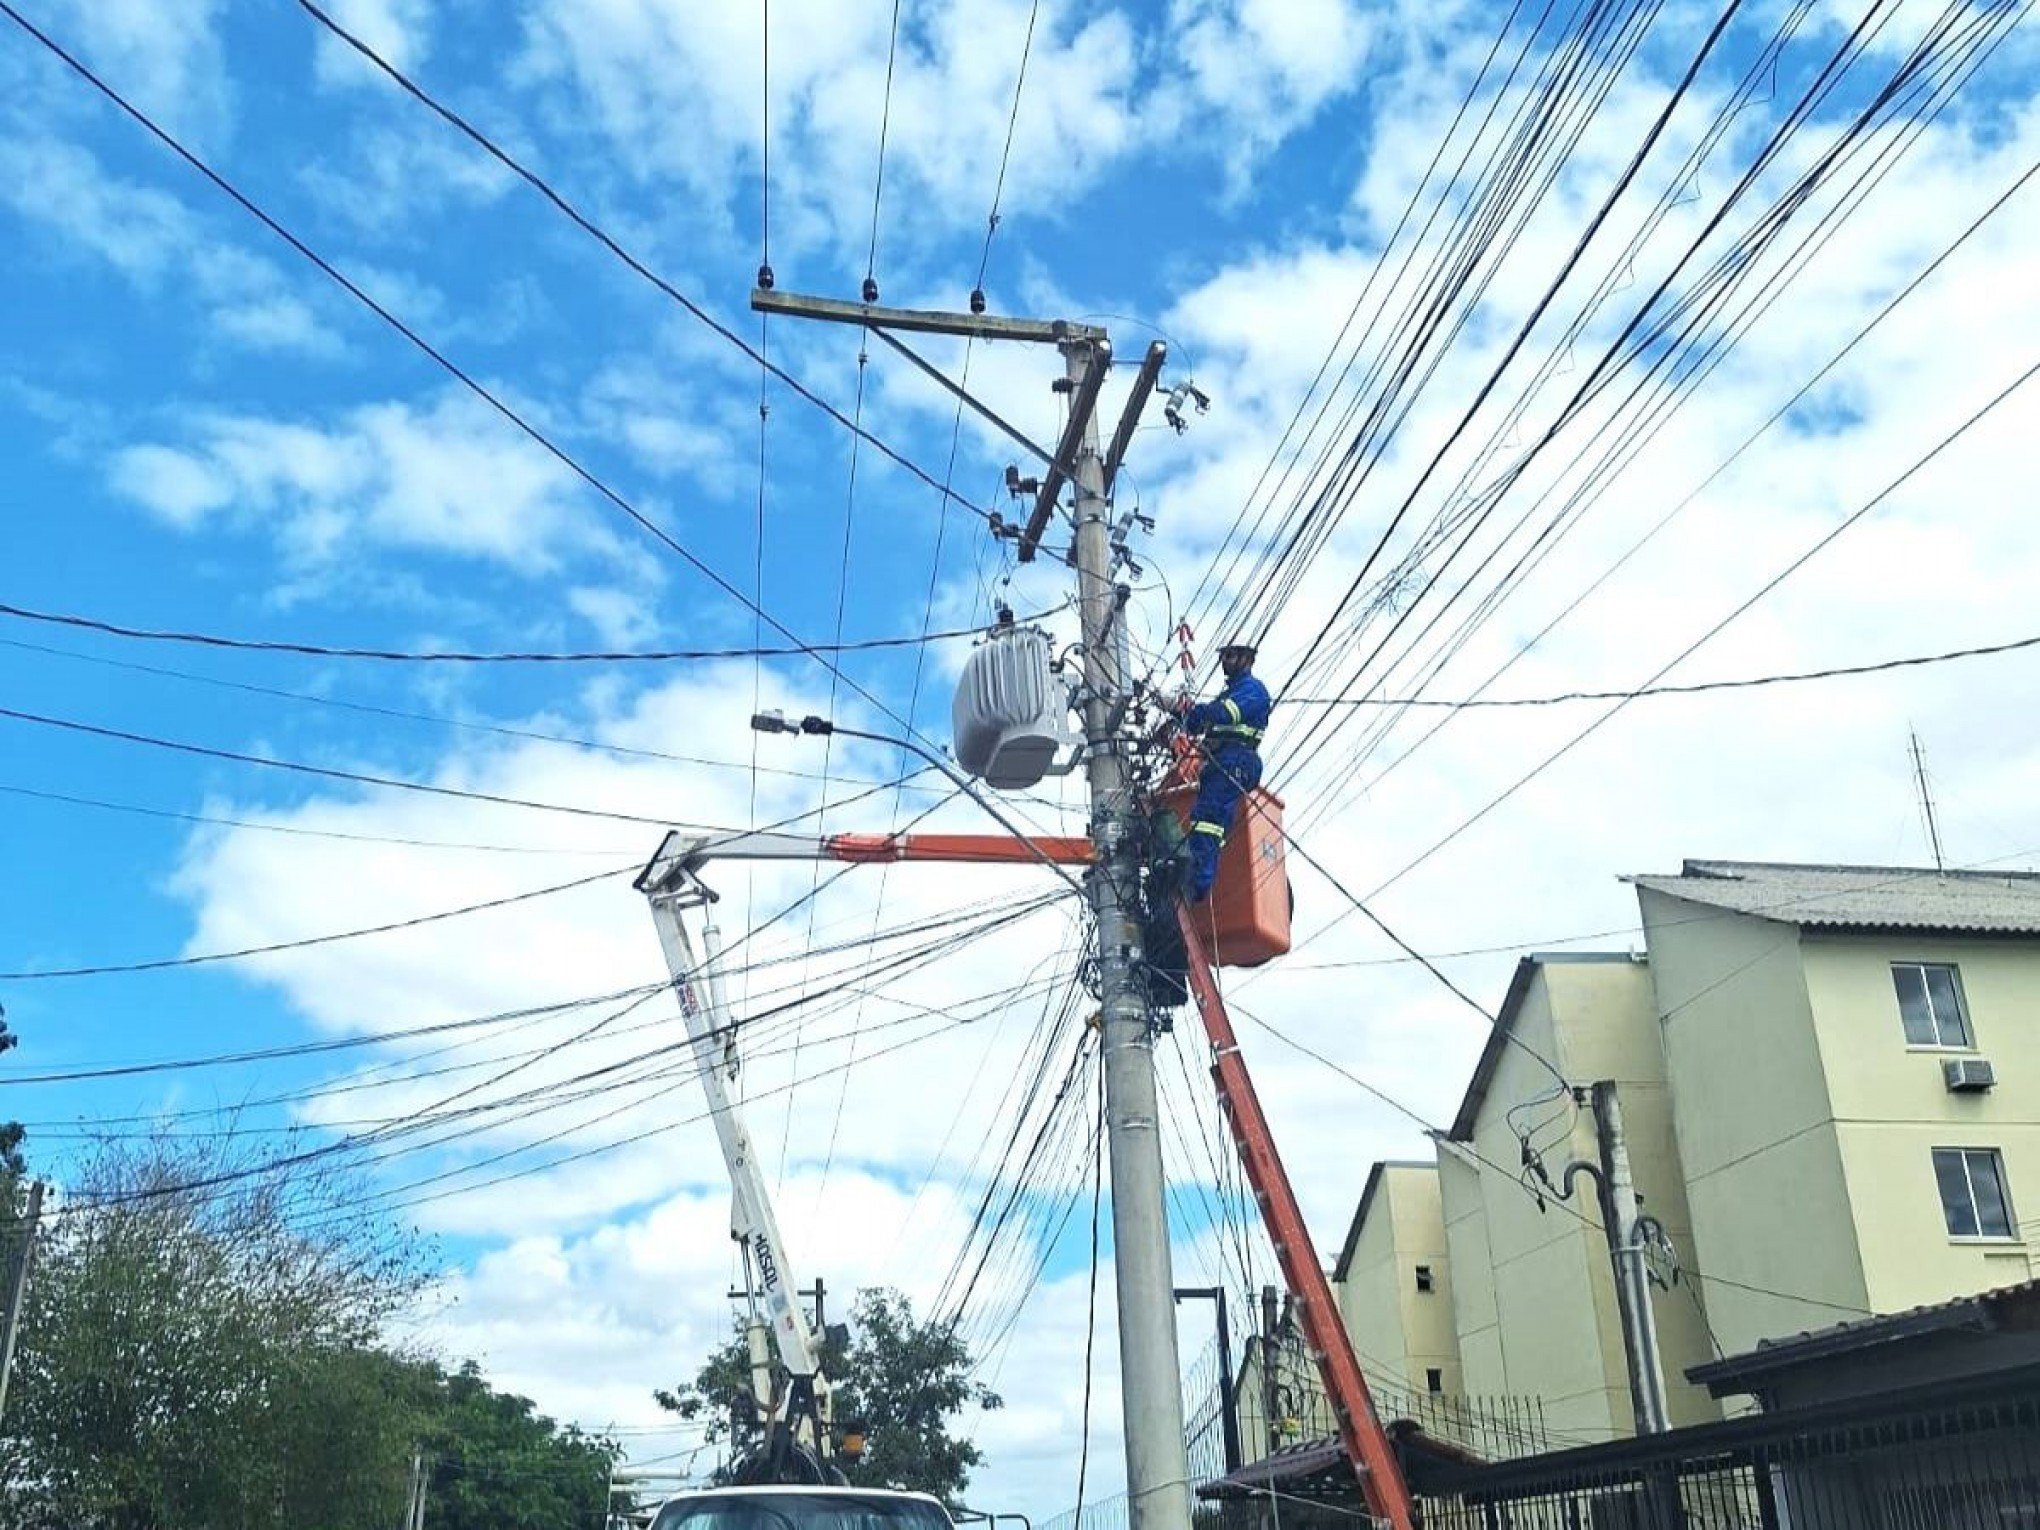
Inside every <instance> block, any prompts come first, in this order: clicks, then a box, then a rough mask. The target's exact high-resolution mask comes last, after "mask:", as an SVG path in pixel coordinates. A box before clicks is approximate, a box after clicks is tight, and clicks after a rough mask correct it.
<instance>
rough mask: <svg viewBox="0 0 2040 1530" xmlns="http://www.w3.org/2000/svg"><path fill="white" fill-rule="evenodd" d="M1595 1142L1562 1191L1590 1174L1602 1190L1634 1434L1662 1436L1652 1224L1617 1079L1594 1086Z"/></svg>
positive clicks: (1665, 1425)
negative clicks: (1642, 1205)
mask: <svg viewBox="0 0 2040 1530" xmlns="http://www.w3.org/2000/svg"><path fill="white" fill-rule="evenodd" d="M1591 1098H1592V1109H1593V1113H1594V1142H1595V1146H1596V1148H1597V1150H1598V1156H1599V1159H1600V1162H1599V1164H1598V1165H1590V1164H1581V1163H1574V1164H1570V1165H1568V1166H1567V1168H1566V1180H1567V1185H1566V1189H1567V1191H1568V1192H1569V1191H1570V1190H1571V1188H1572V1186H1571V1180H1572V1177H1573V1175H1574V1174H1575V1173H1581V1172H1590V1173H1592V1174H1593V1175H1594V1178H1595V1181H1596V1182H1597V1185H1598V1188H1599V1190H1600V1192H1601V1194H1600V1201H1601V1226H1602V1228H1603V1230H1604V1231H1605V1232H1606V1233H1607V1236H1608V1257H1609V1259H1610V1261H1611V1262H1612V1264H1613V1267H1614V1275H1615V1305H1616V1308H1617V1310H1618V1311H1619V1312H1620V1313H1621V1315H1622V1348H1623V1352H1624V1357H1625V1359H1626V1360H1627V1362H1628V1370H1629V1401H1630V1405H1631V1407H1632V1408H1633V1409H1634V1411H1635V1414H1636V1432H1637V1433H1638V1434H1661V1433H1663V1432H1664V1431H1665V1430H1666V1429H1669V1428H1670V1427H1671V1421H1670V1419H1669V1417H1668V1416H1667V1414H1668V1408H1667V1404H1666V1401H1665V1368H1664V1361H1663V1359H1662V1358H1661V1357H1660V1356H1659V1354H1658V1337H1657V1314H1656V1313H1655V1312H1654V1311H1653V1310H1652V1307H1651V1302H1650V1275H1649V1271H1648V1270H1647V1268H1646V1267H1645V1265H1644V1262H1643V1250H1644V1245H1645V1243H1646V1242H1647V1241H1648V1238H1649V1229H1650V1227H1652V1226H1654V1225H1655V1224H1653V1223H1651V1222H1649V1220H1648V1219H1647V1218H1645V1217H1643V1216H1642V1215H1641V1214H1640V1212H1639V1211H1638V1208H1637V1201H1636V1182H1635V1181H1634V1180H1633V1179H1632V1178H1631V1177H1630V1173H1629V1139H1628V1138H1627V1136H1625V1135H1624V1133H1623V1130H1622V1106H1621V1103H1620V1102H1619V1101H1618V1100H1617V1099H1616V1098H1615V1081H1614V1080H1613V1079H1602V1080H1601V1081H1600V1082H1599V1083H1597V1084H1595V1085H1594V1088H1593V1094H1592V1097H1591Z"/></svg>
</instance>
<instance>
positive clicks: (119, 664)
mask: <svg viewBox="0 0 2040 1530" xmlns="http://www.w3.org/2000/svg"><path fill="white" fill-rule="evenodd" d="M0 647H5V648H16V649H21V650H23V651H25V652H28V653H39V654H44V655H47V656H49V657H51V658H58V659H69V660H71V661H73V662H74V663H79V664H96V665H100V666H103V667H105V668H108V669H120V670H126V671H128V672H129V673H131V674H138V675H155V676H157V677H159V678H161V679H165V680H183V681H187V682H189V683H190V684H193V685H205V686H211V687H213V688H215V689H217V690H226V691H239V692H241V693H242V694H244V695H249V696H267V697H271V698H274V699H276V700H279V701H296V702H302V703H303V704H305V705H307V706H316V707H326V708H329V709H331V710H335V711H342V712H355V713H359V714H361V715H363V716H367V717H387V718H392V719H394V720H396V721H398V722H415V723H429V724H431V725H432V726H434V727H439V728H454V729H458V730H460V731H461V732H465V733H481V734H487V735H489V736H492V737H495V738H509V739H519V740H522V741H525V742H529V743H538V744H560V745H564V746H565V747H567V748H570V749H588V750H592V751H594V752H595V753H598V754H608V755H615V756H617V757H619V758H622V759H633V760H660V761H664V762H666V763H669V764H674V765H698V766H702V767H704V768H706V769H709V770H739V771H754V772H756V773H757V774H760V775H770V776H781V777H785V778H787V779H789V780H795V781H820V782H822V783H823V784H825V785H826V784H828V782H829V781H830V780H831V779H833V780H834V782H835V783H836V784H837V785H841V786H876V785H880V784H881V783H880V782H877V781H873V780H870V779H868V778H858V777H853V776H841V775H839V776H835V777H833V778H831V777H826V776H823V775H822V774H821V773H820V772H818V771H812V770H793V769H789V768H787V767H785V766H773V765H762V766H761V765H757V764H755V763H754V764H751V765H746V764H744V763H743V762H742V761H741V760H714V759H710V758H708V757H707V756H706V755H698V754H675V753H673V752H672V751H671V750H666V749H645V748H641V747H638V746H636V745H631V744H614V743H608V742H605V741H604V740H601V739H594V738H585V737H581V736H579V735H576V734H572V733H548V732H546V731H545V730H544V729H542V728H519V727H513V726H511V725H510V724H508V723H495V722H483V721H481V720H480V719H478V718H472V717H449V716H448V715H446V714H445V713H443V712H418V711H413V710H411V709H409V708H407V707H386V706H379V705H377V704H376V703H374V702H367V701H347V700H344V699H342V698H340V697H338V696H322V695H320V694H319V693H317V692H316V691H296V690H292V689H290V688H289V687H287V686H278V685H256V684H254V683H253V682H251V681H246V680H228V679H226V678H224V677H222V676H219V675H202V674H197V673H194V672H193V671H191V670H186V669H172V668H169V667H168V666H165V665H160V664H137V663H135V662H133V661H132V660H128V659H113V658H108V657H106V656H105V655H103V654H93V653H78V652H76V651H75V650H72V649H68V648H52V647H49V646H47V645H45V644H41V643H24V642H21V641H19V640H17V639H14V638H0ZM758 704H759V703H758V702H757V700H756V696H755V692H754V698H753V706H754V708H755V707H756V706H757V705H758ZM756 738H757V735H756V734H753V735H752V739H753V750H752V753H753V754H754V755H755V754H756V752H757V751H756V747H755V745H756ZM883 784H885V785H898V786H899V788H900V790H902V791H906V790H917V791H946V790H947V789H946V788H943V787H910V786H908V785H905V784H902V783H895V782H886V783H883ZM755 812H756V808H755V803H754V805H753V816H755Z"/></svg>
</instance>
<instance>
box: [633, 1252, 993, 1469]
mask: <svg viewBox="0 0 2040 1530" xmlns="http://www.w3.org/2000/svg"><path fill="white" fill-rule="evenodd" d="M848 1328H849V1342H848V1344H847V1346H844V1345H840V1344H838V1343H837V1342H836V1341H835V1340H834V1339H831V1340H829V1341H826V1342H825V1343H824V1344H823V1346H822V1365H823V1369H824V1371H825V1372H826V1373H827V1375H828V1377H829V1379H830V1382H831V1383H832V1385H833V1387H834V1389H835V1415H836V1419H837V1422H838V1424H839V1425H840V1424H843V1423H846V1422H849V1421H851V1420H861V1421H862V1422H863V1423H864V1425H865V1428H866V1431H867V1441H868V1446H867V1449H866V1452H865V1455H864V1458H863V1459H862V1460H861V1461H859V1462H857V1463H855V1464H854V1465H848V1466H846V1467H845V1475H846V1476H848V1477H849V1479H850V1481H851V1483H852V1484H853V1485H854V1486H858V1487H887V1488H907V1489H912V1490H914V1491H917V1492H923V1493H932V1494H934V1495H935V1496H936V1497H938V1498H940V1499H942V1500H944V1501H945V1502H948V1503H952V1504H954V1503H956V1502H958V1501H960V1499H961V1497H962V1494H963V1491H964V1489H965V1488H967V1487H968V1486H969V1485H970V1474H971V1470H972V1469H973V1468H974V1467H977V1466H980V1465H982V1464H983V1462H984V1455H983V1452H981V1451H980V1450H979V1449H978V1447H977V1445H976V1444H975V1443H974V1442H973V1441H971V1440H969V1439H963V1438H959V1437H957V1436H956V1435H954V1434H952V1433H951V1426H952V1425H953V1423H954V1422H955V1420H956V1418H957V1416H958V1415H959V1414H961V1413H962V1412H963V1411H964V1410H965V1409H966V1408H971V1407H977V1408H986V1409H990V1408H997V1407H999V1406H1001V1403H1002V1399H1001V1398H1000V1397H999V1394H998V1393H996V1392H994V1391H993V1390H992V1389H991V1388H989V1387H987V1386H985V1385H984V1384H983V1383H981V1382H978V1381H976V1380H974V1379H973V1370H974V1366H973V1362H972V1359H971V1355H970V1351H969V1349H968V1347H967V1346H966V1345H965V1344H964V1342H963V1340H962V1339H961V1338H960V1337H958V1336H957V1334H956V1331H955V1329H954V1328H953V1327H952V1326H951V1325H949V1324H946V1323H937V1322H932V1321H929V1322H923V1321H921V1320H920V1319H918V1318H916V1317H915V1316H914V1309H913V1304H912V1303H911V1302H909V1301H908V1300H907V1298H906V1297H904V1296H902V1295H901V1294H900V1293H899V1292H897V1291H891V1290H883V1289H880V1290H869V1291H860V1292H858V1294H857V1299H856V1301H855V1302H854V1303H853V1304H852V1306H851V1311H850V1322H849V1324H848ZM750 1395H751V1381H750V1361H749V1358H748V1354H747V1351H746V1349H745V1346H744V1338H743V1334H742V1332H741V1330H740V1331H739V1332H738V1333H737V1334H736V1336H735V1337H733V1338H732V1339H731V1340H730V1341H729V1342H728V1343H726V1344H724V1345H722V1346H721V1347H720V1348H718V1349H717V1350H715V1351H714V1352H713V1353H712V1354H711V1355H710V1356H709V1357H708V1359H707V1360H706V1362H704V1363H703V1365H702V1367H701V1369H700V1371H698V1372H697V1373H696V1375H695V1377H694V1380H693V1381H691V1382H689V1383H686V1384H685V1385H682V1386H680V1387H677V1388H675V1389H674V1390H672V1391H660V1392H657V1393H655V1394H654V1396H655V1397H656V1398H657V1399H658V1402H659V1405H660V1406H661V1407H664V1408H667V1409H669V1410H671V1411H672V1412H674V1413H677V1414H679V1415H680V1416H681V1417H682V1418H687V1419H702V1420H705V1422H706V1425H707V1435H708V1438H709V1439H710V1440H711V1441H714V1442H717V1443H722V1444H727V1445H729V1446H730V1447H731V1450H732V1452H733V1453H734V1454H738V1455H741V1454H742V1453H744V1452H745V1451H748V1450H751V1449H754V1448H756V1447H757V1445H758V1444H759V1443H760V1440H759V1433H758V1429H757V1425H756V1423H755V1421H754V1420H753V1418H752V1410H751V1408H750V1406H749V1401H748V1400H749V1398H750Z"/></svg>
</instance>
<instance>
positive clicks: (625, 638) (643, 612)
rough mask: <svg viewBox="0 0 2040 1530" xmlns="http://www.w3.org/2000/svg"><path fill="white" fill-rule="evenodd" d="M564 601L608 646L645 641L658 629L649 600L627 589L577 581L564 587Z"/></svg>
mask: <svg viewBox="0 0 2040 1530" xmlns="http://www.w3.org/2000/svg"><path fill="white" fill-rule="evenodd" d="M567 604H568V605H569V606H571V607H572V608H573V610H574V614H575V615H577V616H579V617H580V618H581V619H582V620H583V621H585V622H586V623H588V625H589V626H591V627H593V628H594V629H595V631H596V633H597V635H598V636H600V638H601V639H602V641H603V642H604V643H606V644H608V645H609V646H610V647H612V648H629V647H631V646H633V645H635V644H640V643H645V642H648V641H650V639H651V637H652V634H653V633H654V632H656V631H657V630H658V621H657V617H656V614H655V613H654V611H653V610H652V608H651V606H650V605H649V603H648V602H646V601H645V600H644V599H643V598H642V597H641V596H638V595H635V594H632V593H631V592H630V591H628V590H619V589H613V588H609V587H606V586H600V585H579V586H576V587H575V588H574V589H571V590H569V591H567Z"/></svg>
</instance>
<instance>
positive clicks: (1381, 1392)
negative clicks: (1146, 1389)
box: [1192, 1339, 1556, 1480]
mask: <svg viewBox="0 0 2040 1530" xmlns="http://www.w3.org/2000/svg"><path fill="white" fill-rule="evenodd" d="M1266 1352H1267V1353H1270V1354H1272V1356H1273V1358H1274V1376H1275V1397H1276V1400H1277V1419H1276V1434H1277V1437H1278V1443H1280V1444H1282V1445H1295V1444H1301V1443H1303V1442H1305V1441H1309V1440H1321V1439H1329V1438H1332V1437H1333V1436H1334V1435H1336V1434H1337V1432H1338V1421H1337V1418H1336V1417H1335V1416H1334V1414H1333V1412H1332V1405H1331V1402H1330V1401H1329V1399H1327V1398H1326V1396H1325V1392H1324V1384H1323V1382H1322V1381H1321V1380H1320V1378H1319V1376H1318V1369H1317V1365H1316V1363H1315V1362H1314V1361H1313V1360H1311V1359H1310V1357H1309V1355H1308V1354H1307V1353H1306V1351H1305V1349H1304V1347H1303V1344H1302V1342H1301V1340H1300V1339H1299V1340H1292V1341H1285V1342H1284V1343H1282V1344H1279V1345H1270V1346H1267V1350H1266ZM1362 1369H1363V1371H1364V1372H1365V1374H1366V1377H1367V1389H1368V1392H1369V1393H1370V1394H1371V1395H1372V1396H1373V1398H1374V1411H1375V1413H1376V1414H1377V1415H1379V1416H1380V1418H1381V1420H1382V1422H1383V1423H1393V1422H1395V1421H1397V1420H1407V1421H1409V1422H1410V1423H1413V1424H1415V1425H1417V1427H1418V1428H1420V1429H1421V1430H1422V1431H1423V1432H1424V1433H1425V1434H1427V1435H1429V1436H1430V1437H1431V1438H1432V1439H1434V1440H1438V1441H1442V1442H1443V1443H1445V1444H1448V1445H1451V1446H1454V1447H1456V1448H1458V1449H1460V1450H1463V1451H1465V1452H1467V1453H1468V1454H1470V1455H1474V1456H1478V1457H1480V1458H1481V1459H1482V1460H1484V1461H1508V1460H1514V1459H1516V1458H1517V1457H1519V1456H1531V1455H1540V1454H1542V1453H1543V1452H1545V1451H1547V1450H1549V1449H1551V1447H1552V1446H1553V1444H1554V1443H1556V1442H1555V1441H1554V1440H1553V1437H1552V1432H1551V1430H1550V1429H1549V1428H1548V1427H1547V1426H1546V1424H1545V1421H1544V1404H1543V1402H1542V1401H1541V1400H1540V1399H1538V1398H1535V1397H1507V1396H1474V1395H1468V1394H1465V1393H1459V1392H1430V1391H1421V1390H1419V1389H1417V1388H1415V1387H1412V1386H1410V1385H1409V1384H1408V1383H1407V1382H1405V1381H1402V1380H1400V1379H1399V1378H1397V1377H1394V1376H1390V1375H1385V1374H1383V1373H1382V1372H1381V1370H1380V1368H1379V1367H1376V1366H1367V1365H1363V1367H1362ZM1199 1416H1201V1414H1200V1415H1199ZM1265 1453H1266V1451H1265V1449H1260V1450H1254V1449H1250V1450H1249V1451H1248V1452H1247V1455H1248V1457H1249V1459H1252V1458H1254V1457H1256V1456H1259V1455H1263V1454H1265ZM1192 1475H1193V1476H1194V1475H1196V1469H1195V1467H1194V1466H1193V1468H1192ZM1214 1475H1215V1474H1214ZM1200 1480H1209V1479H1208V1478H1206V1479H1200Z"/></svg>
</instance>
